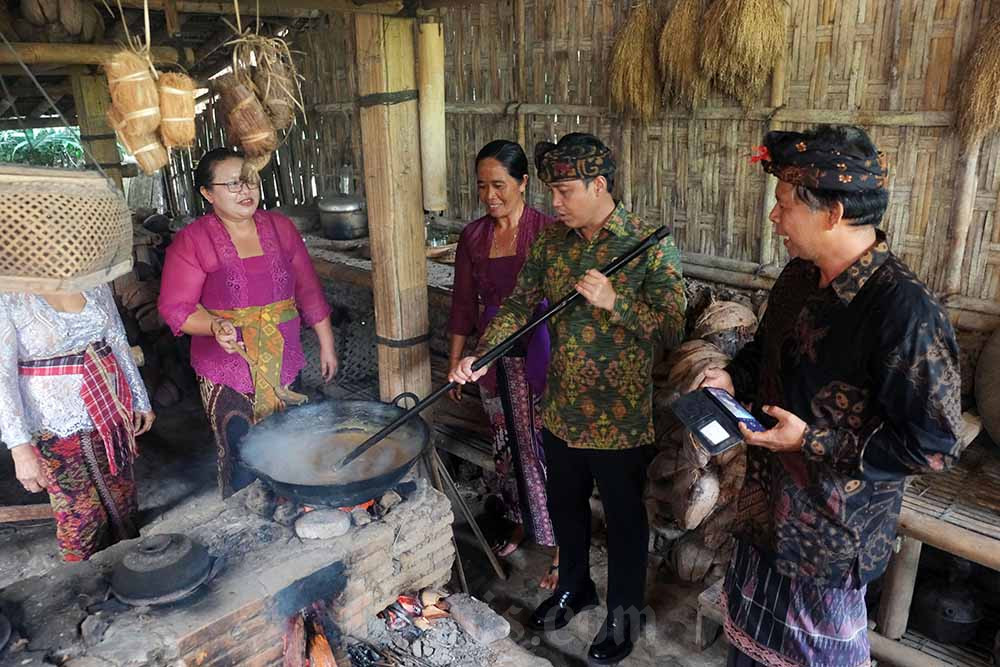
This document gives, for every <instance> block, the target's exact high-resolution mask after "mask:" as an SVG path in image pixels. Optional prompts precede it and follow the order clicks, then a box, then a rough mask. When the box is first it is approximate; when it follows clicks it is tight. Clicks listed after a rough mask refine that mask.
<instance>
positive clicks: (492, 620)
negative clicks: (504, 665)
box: [446, 593, 510, 644]
mask: <svg viewBox="0 0 1000 667" xmlns="http://www.w3.org/2000/svg"><path fill="white" fill-rule="evenodd" d="M446 599H447V601H448V604H449V605H450V607H449V611H450V612H451V618H452V620H454V621H455V623H457V624H458V627H460V628H462V630H464V631H465V633H466V634H468V635H469V636H470V637H472V638H473V639H474V640H476V641H477V642H479V643H480V644H491V643H493V642H495V641H498V640H501V639H504V638H505V637H507V636H508V635H509V634H510V623H508V622H507V619H505V618H504V617H503V616H501V615H500V614H498V613H496V612H495V611H493V610H492V609H490V607H489V605H487V604H486V603H485V602H481V601H480V600H477V599H475V598H473V597H470V596H468V595H466V594H465V593H458V594H456V595H450V596H448V597H447V598H446Z"/></svg>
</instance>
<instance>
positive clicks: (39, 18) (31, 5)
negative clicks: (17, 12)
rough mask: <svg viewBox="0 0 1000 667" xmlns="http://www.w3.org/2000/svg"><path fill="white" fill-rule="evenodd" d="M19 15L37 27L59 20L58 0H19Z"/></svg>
mask: <svg viewBox="0 0 1000 667" xmlns="http://www.w3.org/2000/svg"><path fill="white" fill-rule="evenodd" d="M21 16H23V17H24V18H25V19H27V20H28V21H29V22H30V23H31V24H33V25H37V26H39V27H41V26H44V25H45V24H47V23H55V22H56V21H58V20H59V0H21Z"/></svg>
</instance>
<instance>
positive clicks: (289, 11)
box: [122, 0, 406, 19]
mask: <svg viewBox="0 0 1000 667" xmlns="http://www.w3.org/2000/svg"><path fill="white" fill-rule="evenodd" d="M166 1H168V0H149V8H150V9H151V10H156V11H163V8H164V5H165V2H166ZM174 4H175V5H176V8H177V11H178V12H181V13H184V14H220V15H225V16H232V15H233V14H235V13H236V12H235V9H234V7H233V3H232V2H200V1H199V0H175V1H174ZM142 5H143V0H122V7H125V8H127V9H142ZM405 8H406V3H405V2H403V0H377V1H376V2H366V3H361V2H357V3H356V2H353V1H352V0H260V15H261V17H277V18H297V19H311V18H318V17H319V16H320V14H321V13H323V12H356V13H363V14H399V13H401V12H402V11H403V10H404V9H405ZM256 15H257V3H256V2H254V1H251V2H247V1H246V0H244V1H243V2H240V16H241V17H254V16H256Z"/></svg>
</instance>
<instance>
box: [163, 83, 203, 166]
mask: <svg viewBox="0 0 1000 667" xmlns="http://www.w3.org/2000/svg"><path fill="white" fill-rule="evenodd" d="M159 87H160V115H161V118H160V137H162V139H163V145H164V146H166V147H167V148H173V147H174V146H180V147H187V146H190V145H191V144H193V143H194V136H195V127H194V89H195V85H194V81H192V80H191V77H189V76H188V75H187V74H179V73H177V72H167V73H166V74H161V75H160V80H159Z"/></svg>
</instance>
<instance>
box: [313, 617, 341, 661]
mask: <svg viewBox="0 0 1000 667" xmlns="http://www.w3.org/2000/svg"><path fill="white" fill-rule="evenodd" d="M309 667H337V660H336V659H335V658H334V657H333V649H332V648H330V642H329V641H328V640H327V638H326V633H325V632H323V626H322V625H320V624H319V623H318V622H317V621H316V619H315V618H313V619H310V621H309Z"/></svg>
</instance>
